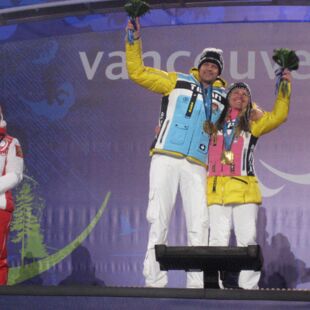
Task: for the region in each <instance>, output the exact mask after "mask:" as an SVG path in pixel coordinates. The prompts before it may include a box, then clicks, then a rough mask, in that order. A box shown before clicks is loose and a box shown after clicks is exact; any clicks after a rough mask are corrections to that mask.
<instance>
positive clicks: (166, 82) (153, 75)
mask: <svg viewBox="0 0 310 310" xmlns="http://www.w3.org/2000/svg"><path fill="white" fill-rule="evenodd" d="M126 65H127V71H128V75H129V78H130V79H131V80H133V81H134V82H136V83H137V84H139V85H140V86H142V87H144V88H146V89H148V90H151V91H153V92H155V93H159V94H162V95H164V96H166V95H168V94H169V93H170V92H171V91H172V90H173V89H174V87H175V84H176V81H177V73H176V72H166V71H162V70H159V69H155V68H151V67H146V66H144V63H143V59H142V42H141V39H139V40H135V41H134V44H129V43H128V42H127V41H126Z"/></svg>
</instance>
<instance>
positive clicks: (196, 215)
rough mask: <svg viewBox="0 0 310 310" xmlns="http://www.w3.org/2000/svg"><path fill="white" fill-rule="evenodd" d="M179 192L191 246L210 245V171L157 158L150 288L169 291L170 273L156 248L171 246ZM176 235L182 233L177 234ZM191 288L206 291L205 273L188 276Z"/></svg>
mask: <svg viewBox="0 0 310 310" xmlns="http://www.w3.org/2000/svg"><path fill="white" fill-rule="evenodd" d="M178 188H179V189H180V192H181V197H182V202H183V209H184V213H185V220H186V228H187V241H188V245H189V246H207V245H208V210H207V207H206V195H205V188H206V169H205V168H204V167H202V166H199V165H196V164H192V163H190V162H188V161H187V160H186V159H177V158H173V157H169V156H165V155H158V154H156V155H154V156H153V157H152V161H151V168H150V191H149V204H148V209H147V220H148V222H149V223H150V231H149V239H148V245H147V252H146V256H145V260H144V269H143V274H144V277H145V284H146V286H149V287H165V286H166V285H167V282H168V278H167V272H166V271H161V270H160V268H159V264H158V262H157V261H156V259H155V249H154V246H155V244H167V236H168V228H169V223H170V217H171V213H172V210H173V208H174V205H175V201H176V196H177V191H178ZM175 233H176V234H179V233H181V232H180V231H176V232H175ZM186 286H187V287H192V288H195V287H197V288H202V287H203V273H202V272H188V273H187V284H186Z"/></svg>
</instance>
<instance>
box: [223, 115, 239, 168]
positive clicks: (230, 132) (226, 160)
mask: <svg viewBox="0 0 310 310" xmlns="http://www.w3.org/2000/svg"><path fill="white" fill-rule="evenodd" d="M238 123H239V119H238V118H237V119H236V120H235V121H234V122H225V124H224V127H223V138H224V151H223V152H222V155H221V163H222V164H223V165H233V163H234V153H233V152H232V151H231V146H232V143H233V141H234V138H235V133H236V127H237V126H238Z"/></svg>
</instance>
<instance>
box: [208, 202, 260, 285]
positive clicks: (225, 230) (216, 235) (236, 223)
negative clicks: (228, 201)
mask: <svg viewBox="0 0 310 310" xmlns="http://www.w3.org/2000/svg"><path fill="white" fill-rule="evenodd" d="M257 214H258V205H257V204H253V203H252V204H240V205H225V206H222V205H211V206H209V219H210V240H209V245H210V246H228V245H229V239H230V232H231V229H232V228H234V232H235V235H236V240H237V246H242V247H245V246H248V245H256V244H257V243H256V221H257ZM259 279H260V272H259V271H253V270H242V271H241V272H240V275H239V287H241V288H243V289H257V288H258V282H259ZM220 286H221V283H220Z"/></svg>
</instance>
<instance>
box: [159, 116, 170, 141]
mask: <svg viewBox="0 0 310 310" xmlns="http://www.w3.org/2000/svg"><path fill="white" fill-rule="evenodd" d="M168 124H169V120H167V122H166V124H165V127H164V130H163V133H162V135H161V137H160V140H159V143H162V141H163V137H164V135H165V133H166V130H167V127H168Z"/></svg>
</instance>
